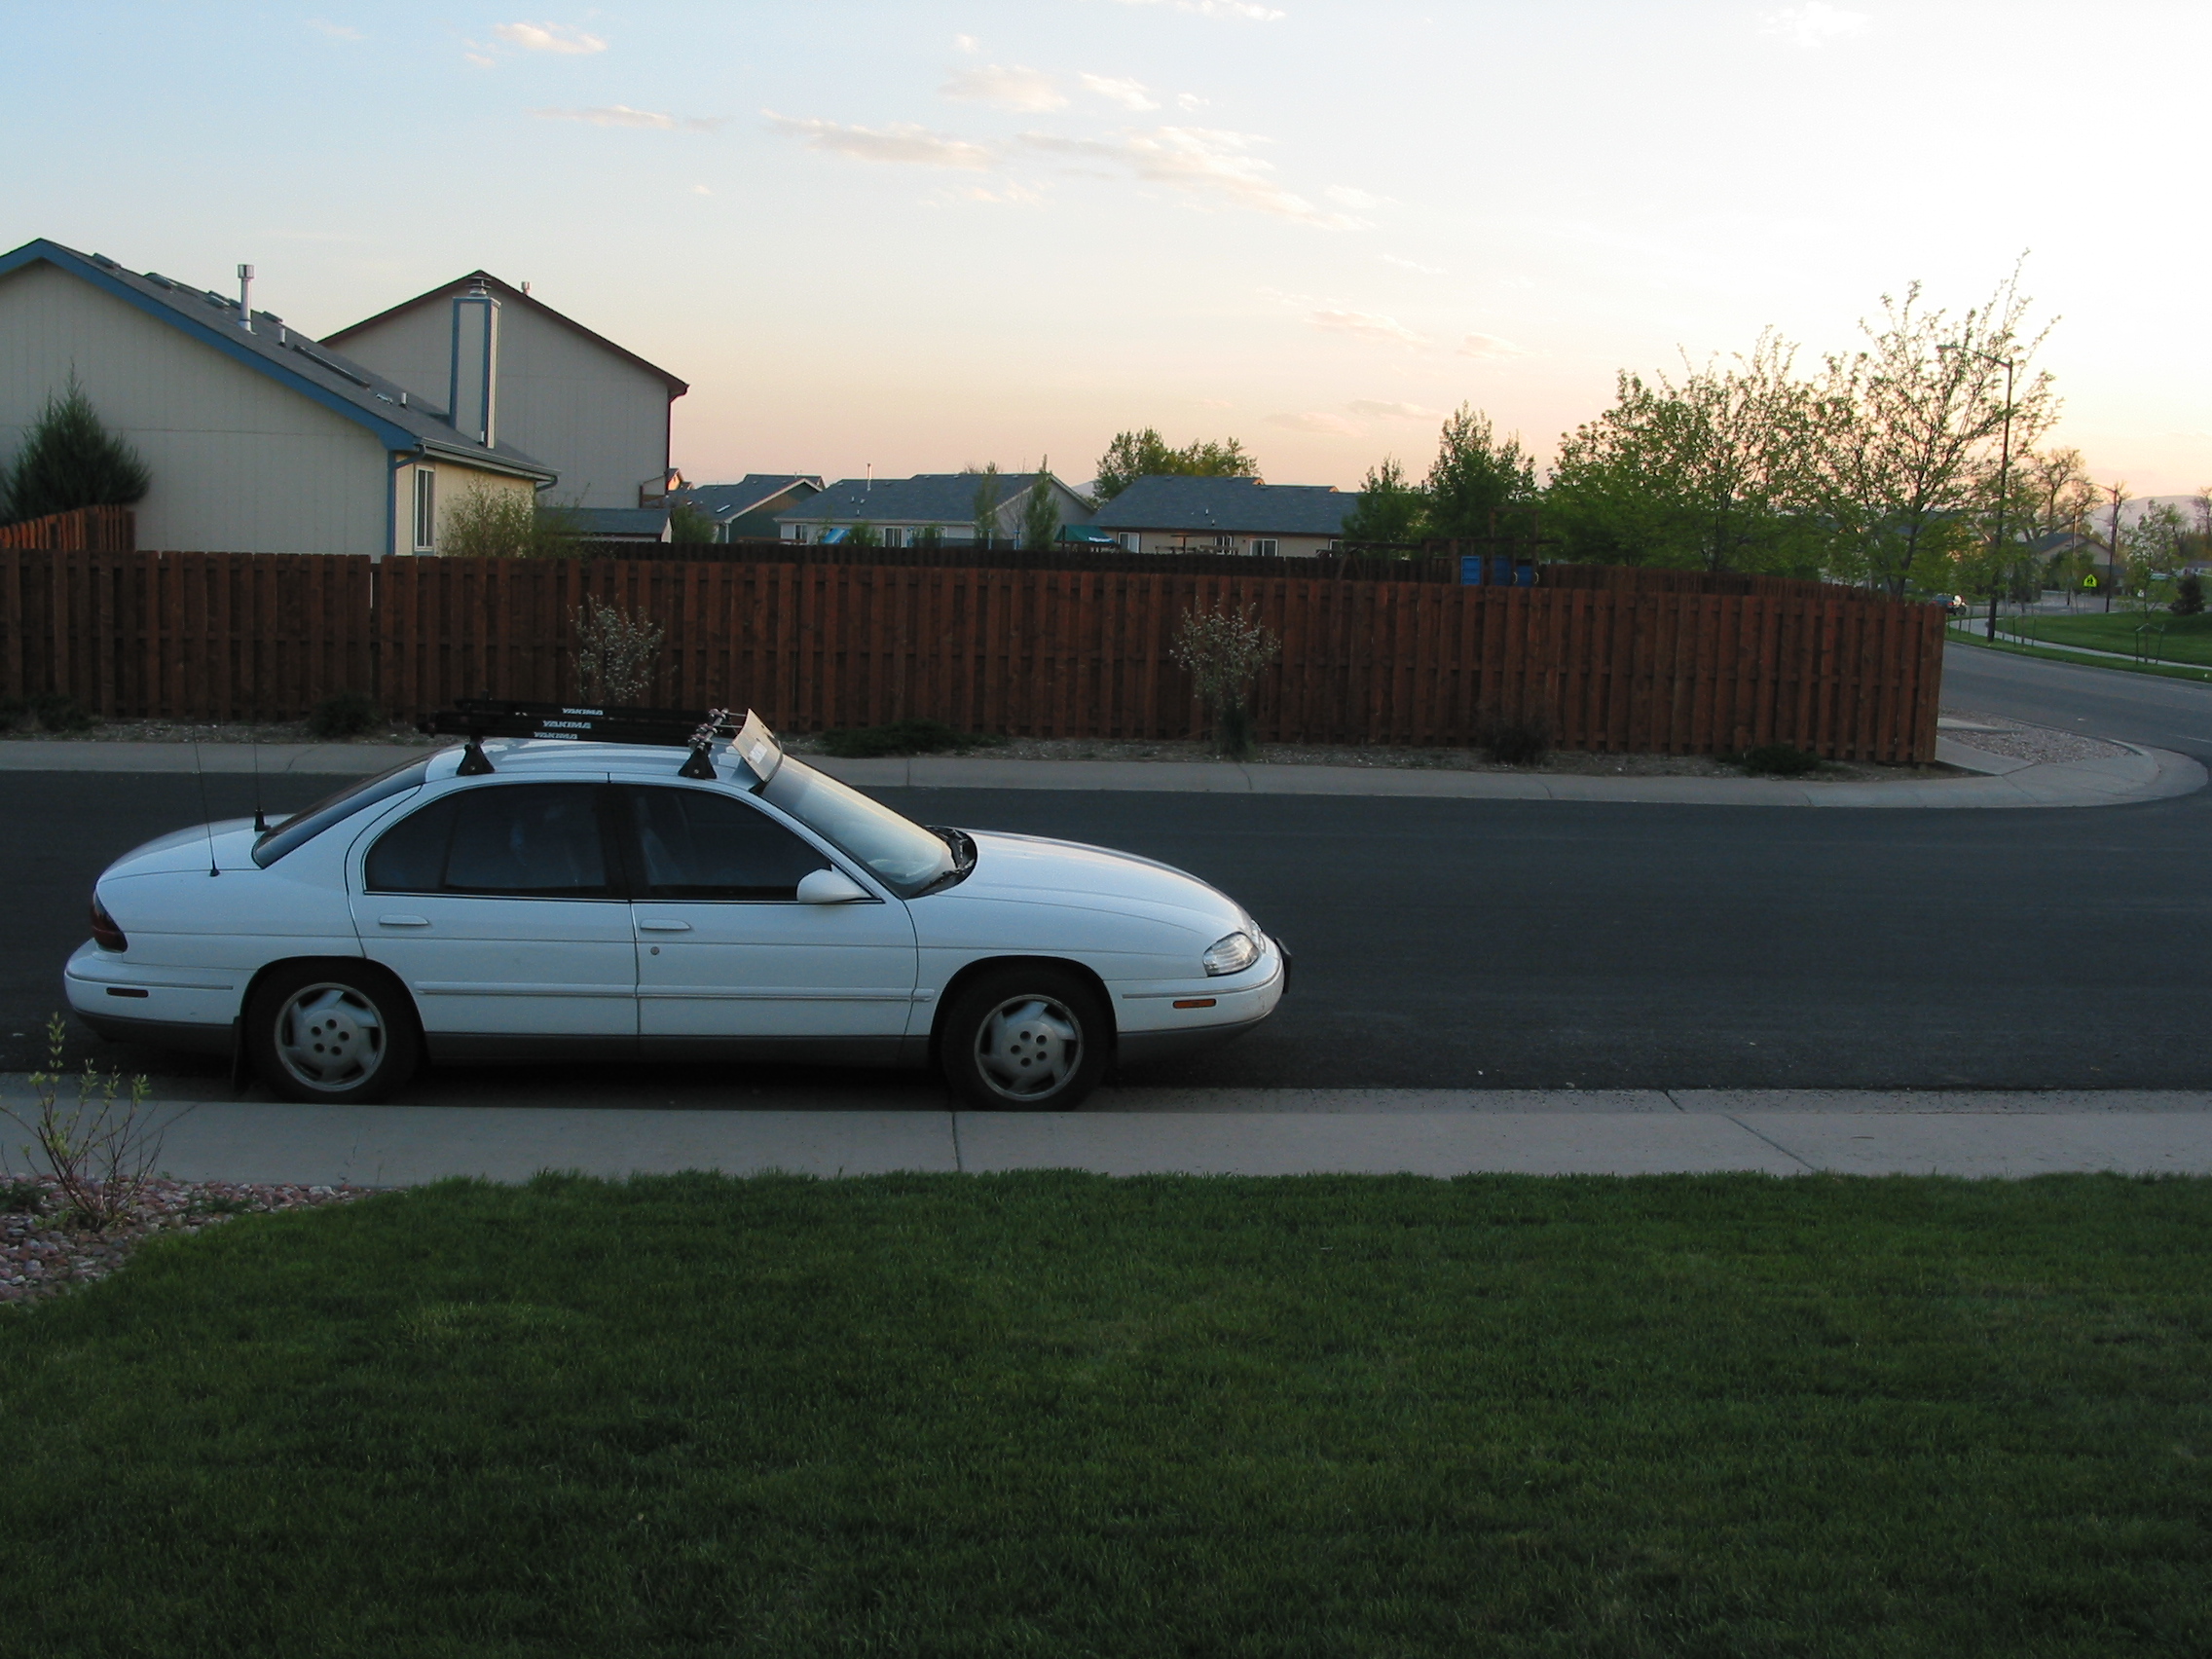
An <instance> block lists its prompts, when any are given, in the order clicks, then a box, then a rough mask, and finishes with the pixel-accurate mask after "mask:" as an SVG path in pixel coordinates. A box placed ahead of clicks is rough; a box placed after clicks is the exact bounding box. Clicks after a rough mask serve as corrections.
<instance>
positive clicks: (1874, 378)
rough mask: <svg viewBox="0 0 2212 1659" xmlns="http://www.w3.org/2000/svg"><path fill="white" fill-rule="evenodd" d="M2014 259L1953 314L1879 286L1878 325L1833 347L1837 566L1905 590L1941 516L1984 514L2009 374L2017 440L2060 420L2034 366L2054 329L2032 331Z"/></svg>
mask: <svg viewBox="0 0 2212 1659" xmlns="http://www.w3.org/2000/svg"><path fill="white" fill-rule="evenodd" d="M2019 278H2020V272H2019V267H2018V266H2016V265H2015V266H2014V268H2013V270H2012V274H2011V275H2010V276H2008V277H2007V278H2006V280H2005V281H2004V282H2002V283H2000V284H1999V285H1998V287H1997V289H1996V290H1995V292H1994V293H1992V295H1991V296H1990V298H1989V300H1988V301H1987V302H1986V303H1985V304H1983V305H1980V306H1976V307H1974V308H1972V310H1970V311H1967V312H1966V313H1962V314H1961V315H1959V316H1956V317H1954V316H1952V315H1950V313H1946V312H1943V311H1940V310H1934V309H1930V308H1928V307H1925V306H1923V304H1922V303H1921V288H1920V284H1919V283H1918V282H1914V283H1912V284H1911V285H1910V286H1908V287H1907V288H1906V289H1905V291H1904V297H1903V299H1901V300H1899V299H1894V298H1892V297H1891V296H1889V295H1887V294H1885V295H1883V296H1882V309H1883V313H1884V314H1883V321H1882V324H1881V326H1880V327H1876V326H1875V325H1874V324H1872V323H1870V322H1866V321H1864V320H1862V322H1861V323H1860V328H1861V330H1862V332H1863V333H1864V334H1865V335H1866V339H1867V344H1866V346H1865V347H1864V348H1863V349H1862V350H1859V351H1857V352H1854V353H1851V354H1848V355H1839V356H1832V357H1830V358H1828V359H1827V373H1826V376H1825V384H1824V387H1823V395H1822V398H1821V405H1820V407H1821V411H1822V415H1823V420H1824V425H1823V431H1822V434H1821V442H1820V443H1819V444H1818V446H1817V447H1816V451H1815V453H1816V454H1817V456H1818V458H1819V460H1820V462H1821V471H1822V479H1821V490H1820V496H1821V510H1822V511H1823V513H1824V514H1825V516H1826V517H1827V519H1828V520H1829V521H1830V523H1831V524H1832V525H1833V526H1834V528H1835V531H1836V533H1837V535H1838V536H1839V538H1840V546H1839V550H1838V551H1839V555H1840V558H1839V564H1840V565H1841V566H1843V567H1845V569H1844V570H1843V571H1842V573H1846V574H1854V575H1862V576H1864V577H1866V578H1868V579H1870V580H1873V581H1875V582H1878V583H1879V584H1881V585H1882V586H1884V587H1886V588H1888V589H1889V591H1890V592H1891V593H1892V594H1893V595H1897V596H1899V597H1901V596H1902V595H1903V593H1904V591H1905V589H1906V587H1907V586H1908V585H1910V584H1912V583H1913V582H1915V581H1923V582H1925V579H1926V576H1927V575H1928V574H1929V573H1931V572H1932V571H1933V570H1934V558H1935V552H1936V550H1935V549H1934V547H1933V545H1932V543H1933V542H1935V541H1940V540H1942V539H1943V538H1944V531H1943V527H1946V526H1949V525H1952V524H1955V523H1956V522H1957V521H1958V520H1959V519H1961V518H1962V517H1972V516H1976V515H1979V514H1983V513H1987V512H1988V511H1989V510H1990V509H1991V508H1992V507H1993V505H1994V501H1993V495H1992V490H1991V485H1990V479H1991V476H1992V474H1993V472H1994V470H1995V458H1994V452H1995V451H1996V449H1997V448H1998V445H1999V443H2000V440H2001V438H2002V437H2003V435H2004V434H2005V432H2006V429H2007V424H2008V423H2007V397H2006V391H2007V386H2008V379H2007V375H2006V369H2005V365H2006V363H2007V362H2008V361H2009V362H2010V363H2011V365H2012V376H2011V379H2010V387H2011V392H2012V395H2011V399H2010V422H2009V427H2010V437H2011V443H2012V448H2013V450H2014V451H2015V452H2025V451H2028V450H2031V449H2033V448H2034V446H2035V444H2036V442H2037V440H2038V439H2039V438H2040V437H2041V436H2042V435H2043V433H2044V432H2045V430H2046V429H2047V428H2048V427H2049V425H2050V424H2051V423H2052V422H2053V421H2054V420H2056V419H2057V415H2058V403H2057V397H2056V394H2055V393H2054V391H2053V390H2052V386H2051V378H2050V376H2049V374H2048V373H2047V372H2045V371H2041V370H2037V369H2034V368H2033V366H2032V364H2033V359H2034V356H2035V353H2036V351H2037V350H2038V349H2039V348H2041V346H2042V345H2043V343H2044V341H2045V340H2046V338H2047V337H2048V335H2049V332H2050V330H2049V327H2048V325H2046V326H2045V327H2044V328H2042V329H2040V330H2038V331H2035V332H2033V333H2031V332H2030V331H2029V322H2028V309H2029V307H2030V305H2031V304H2032V303H2033V302H2031V301H2030V300H2029V299H2028V297H2027V296H2026V295H2024V294H2022V293H2021V292H2020V291H2019Z"/></svg>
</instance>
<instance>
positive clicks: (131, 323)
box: [0, 240, 558, 558]
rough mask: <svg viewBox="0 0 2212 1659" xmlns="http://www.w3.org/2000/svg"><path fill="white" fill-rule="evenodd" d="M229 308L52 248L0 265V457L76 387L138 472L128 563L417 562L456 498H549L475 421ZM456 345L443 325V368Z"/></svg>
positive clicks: (495, 430) (482, 414)
mask: <svg viewBox="0 0 2212 1659" xmlns="http://www.w3.org/2000/svg"><path fill="white" fill-rule="evenodd" d="M242 290H243V284H242V283H241V293H240V298H238V299H233V298H231V297H230V296H229V295H226V294H218V293H216V292H214V291H213V290H212V289H207V288H197V287H193V286H191V285H189V284H187V283H184V282H178V281H175V280H172V279H171V278H169V277H167V276H157V275H156V274H154V273H152V272H145V273H143V274H141V273H138V272H134V271H126V270H125V269H124V268H123V267H122V266H120V265H118V264H117V263H116V262H115V261H114V260H112V259H109V258H107V257H106V256H105V255H104V254H96V253H95V254H91V255H87V254H82V253H78V252H76V251H75V250H74V249H71V248H66V247H63V246H61V245H60V244H59V243H57V242H51V241H43V240H41V241H34V242H27V243H25V244H24V245H23V246H21V247H18V248H17V249H16V250H15V251H14V252H12V253H8V254H4V255H0V454H12V453H13V452H14V451H15V449H16V448H17V446H18V445H19V444H20V443H21V441H22V438H23V434H24V431H25V430H26V428H28V427H29V425H30V424H32V423H33V422H34V421H35V420H36V419H37V418H38V414H39V411H40V410H41V408H43V407H44V405H45V403H46V400H47V398H48V397H49V396H51V395H53V394H55V393H57V392H60V391H62V390H63V389H64V388H65V387H67V385H68V383H69V380H70V378H71V377H72V376H74V377H75V378H76V380H77V383H78V384H79V385H80V386H82V387H84V390H85V394H86V396H87V397H88V398H90V399H91V401H92V406H93V407H94V408H95V409H96V410H98V412H99V415H100V419H101V421H102V422H104V423H105V424H106V425H107V426H108V427H109V428H110V429H111V430H113V431H115V432H117V433H119V434H120V435H121V436H122V437H124V438H126V439H128V440H129V442H130V444H131V445H132V446H134V447H135V448H136V449H137V451H138V453H139V454H140V455H141V456H142V457H143V458H144V459H145V461H146V464H147V466H148V468H149V469H150V471H151V472H152V475H153V487H152V489H151V490H150V491H149V492H148V494H147V496H146V498H145V499H143V500H142V501H140V502H138V504H137V507H136V509H135V510H136V514H137V527H138V542H139V545H140V546H142V547H156V548H177V549H197V550H203V551H211V552H238V553H362V554H368V555H370V556H371V557H377V558H381V557H383V556H385V555H386V554H390V553H414V552H425V553H426V552H432V551H435V550H436V548H437V545H438V543H439V538H440V535H441V534H442V528H443V525H444V522H445V519H446V517H447V515H448V513H449V512H450V511H451V508H452V505H453V503H454V502H456V501H457V500H460V499H461V498H462V496H463V495H464V494H465V493H466V492H468V491H469V490H472V489H482V490H488V491H491V492H493V493H495V494H501V493H511V494H516V495H520V496H522V497H523V498H526V499H531V498H535V493H536V492H537V491H539V490H543V489H546V488H548V487H550V486H552V485H553V484H554V483H555V481H556V479H557V477H558V472H557V469H556V468H554V467H553V466H550V465H548V464H546V463H545V462H544V461H542V460H541V459H540V458H538V457H536V456H534V455H532V454H530V453H528V451H527V450H526V449H524V448H522V447H520V446H518V444H517V443H516V441H515V439H514V436H513V434H512V433H510V432H509V431H507V430H506V429H505V427H504V426H503V425H500V424H498V423H497V422H495V421H494V420H493V419H491V412H490V411H489V410H488V409H486V408H483V407H482V406H480V405H472V404H468V403H464V405H463V407H462V409H461V412H460V415H459V418H458V419H457V418H456V417H455V415H454V414H453V413H452V412H451V411H449V409H448V407H447V405H446V403H445V401H444V400H443V398H436V399H433V398H430V397H427V396H424V395H420V394H418V393H415V392H413V391H411V390H410V389H409V387H408V386H407V383H404V382H400V381H394V380H391V379H388V378H387V377H386V376H384V375H383V374H381V373H379V372H377V371H376V370H375V369H373V368H370V367H368V366H367V365H365V364H362V363H360V362H357V361H355V360H354V359H353V358H351V357H350V356H346V355H343V354H341V353H340V352H338V351H335V350H331V349H330V348H329V347H328V346H327V345H324V344H322V343H320V342H318V341H315V340H313V339H311V338H309V337H308V336H307V335H305V334H302V333H300V332H299V331H298V330H297V329H294V328H292V327H291V326H290V325H289V324H287V323H286V322H285V321H284V319H283V318H282V317H280V316H277V315H275V314H274V313H269V312H265V311H251V310H250V301H249V298H248V295H247V294H246V293H245V292H243V291H242ZM241 302H246V303H244V304H241ZM457 338H458V336H457V334H456V331H455V329H454V327H453V324H452V320H451V319H450V318H449V320H448V323H447V328H446V334H445V336H444V339H445V345H444V347H443V348H442V349H443V350H445V351H446V352H447V354H448V356H449V357H450V356H451V355H452V354H453V353H454V351H455V350H456V346H455V341H456V339H457ZM459 378H461V377H456V376H452V375H450V374H441V375H440V376H439V377H438V385H439V386H440V387H441V388H442V387H445V386H446V385H447V384H448V383H449V382H450V381H453V380H456V379H459ZM464 389H465V388H464Z"/></svg>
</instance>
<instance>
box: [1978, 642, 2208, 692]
mask: <svg viewBox="0 0 2212 1659" xmlns="http://www.w3.org/2000/svg"><path fill="white" fill-rule="evenodd" d="M1944 638H1945V640H1946V641H1947V642H1948V643H1949V644H1951V645H1972V646H1973V647H1974V648H1975V649H1976V650H1983V651H2010V652H2011V653H2012V654H2013V655H2015V656H2031V657H2042V658H2044V659H2045V660H2046V661H2047V662H2071V663H2077V664H2079V665H2080V666H2082V667H2083V668H2109V669H2112V670H2113V671H2115V672H2116V673H2120V674H2156V675H2158V676H2161V677H2162V678H2164V679H2167V680H2194V681H2195V682H2199V683H2202V682H2204V681H2207V680H2212V669H2203V668H2186V667H2182V666H2179V665H2177V664H2174V663H2167V662H2128V661H2126V660H2125V659H2123V658H2120V657H2100V656H2084V655H2083V654H2082V653H2081V652H2080V651H2070V650H2065V649H2063V648H2061V647H2059V646H2057V645H2022V644H2020V643H2019V642H2018V641H2016V640H2005V639H1998V640H1989V639H1985V638H1983V637H1982V636H1981V635H1979V634H1962V633H1960V632H1959V631H1958V630H1957V629H1955V628H1953V629H1949V630H1946V631H1945V634H1944Z"/></svg>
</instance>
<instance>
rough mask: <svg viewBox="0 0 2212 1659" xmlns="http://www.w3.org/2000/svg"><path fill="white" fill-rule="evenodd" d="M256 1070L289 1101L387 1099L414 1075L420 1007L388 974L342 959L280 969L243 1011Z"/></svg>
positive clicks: (418, 1052) (341, 1102)
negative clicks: (411, 1002) (417, 1008)
mask: <svg viewBox="0 0 2212 1659" xmlns="http://www.w3.org/2000/svg"><path fill="white" fill-rule="evenodd" d="M245 1037H246V1047H247V1052H248V1054H249V1055H250V1056H251V1058H252V1060H253V1069H254V1070H255V1071H256V1072H258V1073H259V1074H260V1075H261V1079H262V1081H263V1082H265V1083H266V1084H268V1085H269V1087H270V1088H273V1089H275V1090H276V1092H277V1093H278V1094H280V1095H282V1096H283V1097H284V1098H285V1099H286V1100H316V1101H322V1102H325V1103H327V1104H334V1105H351V1104H359V1103H366V1102H370V1101H376V1100H382V1099H384V1098H386V1097H387V1095H389V1094H390V1093H391V1091H392V1090H393V1089H395V1088H399V1087H400V1086H401V1085H402V1084H404V1083H405V1082H406V1081H407V1080H408V1078H410V1077H411V1076H413V1075H414V1072H415V1066H416V1063H417V1061H418V1059H419V1058H420V1056H421V1051H422V1044H421V1039H420V1038H419V1037H418V1036H417V1035H416V1031H415V1011H414V1010H413V1009H412V1008H411V1007H409V1006H408V1002H407V997H406V993H405V992H403V991H401V990H400V989H399V987H398V986H397V985H395V984H393V983H392V982H391V981H390V980H389V979H387V978H386V977H384V976H383V975H381V974H377V973H374V972H369V971H364V970H362V969H359V968H355V967H352V966H350V965H349V964H342V963H318V962H303V963H299V964H296V965H293V966H288V967H284V968H279V969H277V970H276V972H275V973H273V974H271V975H270V976H269V977H267V978H266V979H264V980H263V981H262V982H261V984H260V985H258V986H257V987H255V990H254V994H253V1001H252V1005H251V1006H250V1007H249V1008H248V1009H247V1011H246V1032H245Z"/></svg>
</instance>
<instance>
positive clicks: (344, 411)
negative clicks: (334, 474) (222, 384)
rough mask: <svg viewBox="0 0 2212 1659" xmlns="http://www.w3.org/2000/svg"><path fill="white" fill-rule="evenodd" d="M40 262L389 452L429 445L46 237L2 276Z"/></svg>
mask: <svg viewBox="0 0 2212 1659" xmlns="http://www.w3.org/2000/svg"><path fill="white" fill-rule="evenodd" d="M40 261H44V262H45V263H46V264H48V265H52V266H55V267H56V268H57V269H59V270H62V271H66V272H68V273H69V274H70V275H71V276H75V277H78V278H80V279H81V280H83V281H87V282H90V283H92V286H93V287H95V288H98V289H99V290H100V291H101V292H103V293H108V294H113V295H114V296H115V297H116V298H117V299H119V300H125V301H128V302H129V304H131V305H133V306H136V307H137V308H138V309H139V310H140V311H142V312H144V313H146V314H147V315H148V316H152V317H159V318H160V319H161V320H162V321H164V322H166V323H167V324H168V325H169V326H170V327H172V328H176V329H181V330H182V331H183V332H184V333H186V334H188V335H191V336H193V337H194V338H196V339H198V340H199V341H200V343H201V344H202V345H203V346H212V347H214V348H215V350H218V351H221V352H222V353H223V354H224V355H225V356H227V357H229V358H230V359H231V360H232V361H233V362H237V363H243V364H244V365H245V366H246V367H247V368H249V369H252V370H255V371H256V372H257V373H260V374H263V375H266V376H268V377H269V379H271V380H273V381H275V382H276V383H277V385H279V386H282V387H286V388H287V389H289V390H292V391H296V392H298V393H300V394H301V395H302V396H303V397H308V398H312V399H313V401H315V402H316V403H319V404H321V405H322V406H323V407H324V408H325V409H328V410H330V411H331V412H332V413H333V414H338V415H343V416H345V417H346V418H347V419H348V420H349V421H351V422H353V423H354V424H357V425H362V426H366V427H368V429H369V430H370V431H372V432H374V433H376V435H377V438H378V441H379V442H381V443H382V444H383V445H384V447H385V448H386V449H387V450H416V449H421V448H422V447H423V440H422V439H420V438H418V437H417V436H416V435H415V434H414V433H413V432H411V431H409V430H408V429H407V428H406V427H405V426H402V425H400V424H397V423H396V422H390V421H385V420H382V419H380V418H379V417H378V416H376V415H374V414H372V413H371V412H370V411H368V410H366V409H363V408H362V407H361V406H360V405H359V404H357V403H354V402H352V401H351V400H350V399H349V398H345V397H341V396H340V395H339V394H338V393H336V392H334V391H331V390H330V389H329V388H328V387H319V386H317V385H315V384H314V382H313V381H311V380H309V379H308V378H307V377H306V376H304V375H295V374H291V373H288V372H287V371H286V370H285V368H284V366H283V365H282V364H281V363H276V362H272V361H271V360H270V359H269V358H267V357H265V356H263V355H262V354H261V353H260V352H258V351H255V350H251V349H249V348H247V347H245V346H243V345H241V344H240V343H239V342H238V341H236V340H231V339H227V338H225V337H224V334H223V332H222V330H221V329H219V328H214V327H210V326H209V325H208V324H206V323H204V322H202V321H201V320H200V319H199V318H198V317H194V316H189V315H187V314H186V313H183V312H181V311H179V310H178V309H177V308H176V307H174V306H169V305H164V304H163V303H162V302H161V301H160V300H157V299H155V298H153V297H152V296H151V295H148V294H141V293H140V292H139V291H138V290H137V289H135V288H133V287H132V286H130V284H129V283H128V282H121V281H118V280H116V278H115V277H113V276H109V275H108V274H107V272H106V271H104V270H102V269H101V268H100V267H99V266H98V265H96V264H94V263H93V262H92V260H90V259H87V258H85V257H84V256H83V255H82V254H80V253H77V252H75V251H74V250H72V249H70V248H65V247H63V246H61V245H60V244H59V243H58V242H51V241H48V240H45V239H44V238H41V239H40V240H37V241H31V242H25V243H24V244H23V245H22V246H21V247H18V248H17V249H15V250H14V251H13V252H10V253H5V254H0V276H11V275H13V274H14V273H16V272H18V271H20V270H21V269H22V268H23V267H24V266H26V265H33V264H37V263H39V262H40Z"/></svg>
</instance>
